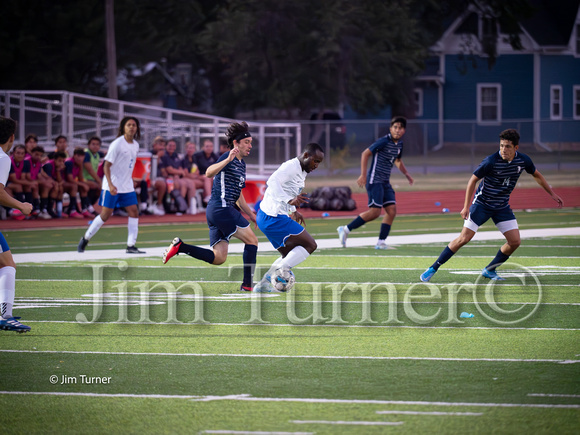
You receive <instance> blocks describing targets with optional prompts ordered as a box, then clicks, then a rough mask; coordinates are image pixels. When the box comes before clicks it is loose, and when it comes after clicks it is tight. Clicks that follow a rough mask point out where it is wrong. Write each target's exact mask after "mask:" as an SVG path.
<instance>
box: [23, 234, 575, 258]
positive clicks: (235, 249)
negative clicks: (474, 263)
mask: <svg viewBox="0 0 580 435" xmlns="http://www.w3.org/2000/svg"><path fill="white" fill-rule="evenodd" d="M457 234H458V232H457V231H455V232H453V233H439V234H413V235H407V236H392V237H389V243H390V244H392V245H413V244H420V245H425V244H427V243H448V242H449V241H450V240H453V239H454V238H456V237H457ZM520 236H521V238H522V239H529V238H534V237H561V236H580V227H569V228H545V229H533V230H521V231H520ZM503 239H504V237H503V235H502V234H501V233H500V232H499V231H497V230H493V231H479V232H478V233H477V234H476V235H475V237H474V238H473V240H474V241H477V240H503ZM376 241H377V238H376V236H375V237H353V238H351V239H349V242H348V245H349V247H358V246H374V244H375V243H376ZM317 244H318V248H319V249H328V248H340V247H341V245H340V241H339V240H338V237H337V238H335V239H319V240H317ZM166 247H167V246H162V247H152V248H147V251H146V252H147V253H146V254H140V255H139V256H137V257H136V256H135V254H127V253H125V251H124V250H122V249H106V250H91V249H90V247H89V249H88V250H87V251H85V252H84V253H82V254H79V253H78V252H76V251H72V250H71V251H66V252H58V253H50V252H43V253H30V254H14V253H13V256H14V260H15V261H16V263H17V264H18V263H46V262H50V261H79V260H80V261H85V260H102V259H114V258H121V259H128V258H143V257H155V256H159V257H160V256H162V255H163V251H164V250H165V248H166ZM71 249H74V247H71ZM243 249H244V245H243V244H242V243H232V244H230V247H229V252H230V253H241V252H243ZM258 251H259V252H275V250H274V248H273V247H272V245H271V244H270V242H260V243H258Z"/></svg>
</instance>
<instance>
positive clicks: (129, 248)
mask: <svg viewBox="0 0 580 435" xmlns="http://www.w3.org/2000/svg"><path fill="white" fill-rule="evenodd" d="M125 252H126V253H127V254H145V251H141V250H140V249H139V248H137V246H135V245H133V246H127V250H126V251H125Z"/></svg>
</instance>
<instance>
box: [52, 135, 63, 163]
mask: <svg viewBox="0 0 580 435" xmlns="http://www.w3.org/2000/svg"><path fill="white" fill-rule="evenodd" d="M54 148H55V149H54V151H52V152H50V153H48V159H49V160H53V159H54V156H55V153H57V152H60V153H64V155H65V159H67V158H68V140H67V138H66V136H63V135H60V136H57V137H56V139H55V140H54Z"/></svg>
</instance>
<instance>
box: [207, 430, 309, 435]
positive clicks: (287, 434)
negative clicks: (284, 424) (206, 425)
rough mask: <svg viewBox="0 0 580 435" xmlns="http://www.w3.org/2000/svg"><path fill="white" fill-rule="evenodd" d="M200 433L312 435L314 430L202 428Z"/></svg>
mask: <svg viewBox="0 0 580 435" xmlns="http://www.w3.org/2000/svg"><path fill="white" fill-rule="evenodd" d="M201 433H214V434H234V435H235V434H240V435H314V434H315V433H316V432H262V431H248V430H203V431H201Z"/></svg>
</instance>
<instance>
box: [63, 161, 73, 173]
mask: <svg viewBox="0 0 580 435" xmlns="http://www.w3.org/2000/svg"><path fill="white" fill-rule="evenodd" d="M73 168H74V162H72V161H71V160H67V161H66V162H64V172H65V173H67V174H72V173H73Z"/></svg>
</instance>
